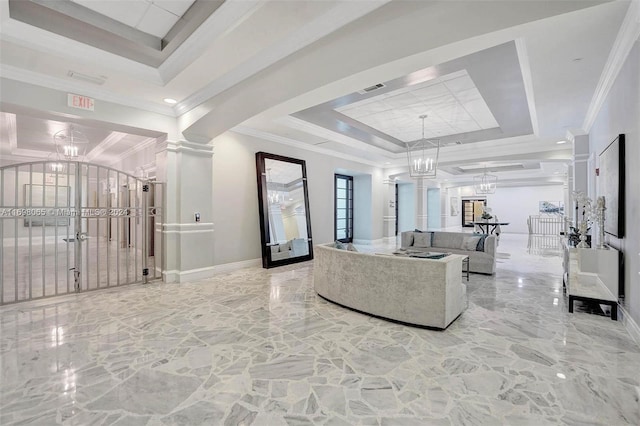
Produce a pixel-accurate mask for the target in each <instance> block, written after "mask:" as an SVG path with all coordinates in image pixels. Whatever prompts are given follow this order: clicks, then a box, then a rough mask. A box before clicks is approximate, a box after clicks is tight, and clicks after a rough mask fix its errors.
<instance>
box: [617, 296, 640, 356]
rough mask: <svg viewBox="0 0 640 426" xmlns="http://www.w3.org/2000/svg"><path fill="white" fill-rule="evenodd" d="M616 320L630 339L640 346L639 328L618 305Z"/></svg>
mask: <svg viewBox="0 0 640 426" xmlns="http://www.w3.org/2000/svg"><path fill="white" fill-rule="evenodd" d="M618 318H620V320H621V321H622V325H624V327H625V328H626V329H627V331H628V332H629V334H630V335H631V338H632V339H633V340H635V342H636V343H637V344H638V346H640V326H638V323H637V322H635V320H634V319H633V318H632V317H631V315H629V312H627V310H626V309H624V308H623V307H622V306H620V305H618Z"/></svg>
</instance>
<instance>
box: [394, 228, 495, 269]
mask: <svg viewBox="0 0 640 426" xmlns="http://www.w3.org/2000/svg"><path fill="white" fill-rule="evenodd" d="M431 234H433V235H432V236H431ZM416 235H417V237H416ZM474 236H476V237H477V235H475V234H471V233H466V232H439V231H435V232H415V231H405V232H402V234H401V248H402V249H405V250H413V251H432V252H446V253H456V254H465V255H467V256H469V271H471V272H479V273H482V274H495V272H496V247H497V241H496V237H495V235H488V236H487V237H486V238H485V240H484V250H482V251H477V250H476V249H475V246H474V247H472V248H473V249H470V248H463V243H464V242H465V238H469V237H474Z"/></svg>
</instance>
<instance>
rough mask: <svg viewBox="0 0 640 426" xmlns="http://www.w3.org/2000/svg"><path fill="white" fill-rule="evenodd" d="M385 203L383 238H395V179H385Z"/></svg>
mask: <svg viewBox="0 0 640 426" xmlns="http://www.w3.org/2000/svg"><path fill="white" fill-rule="evenodd" d="M384 185H385V186H386V190H385V201H384V211H383V214H382V220H383V222H384V229H383V230H382V236H383V237H385V238H395V236H396V181H395V180H394V179H385V181H384Z"/></svg>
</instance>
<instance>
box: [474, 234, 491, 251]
mask: <svg viewBox="0 0 640 426" xmlns="http://www.w3.org/2000/svg"><path fill="white" fill-rule="evenodd" d="M474 235H477V236H478V237H480V239H479V240H478V245H477V246H476V251H484V240H486V239H487V237H488V236H489V235H487V234H474Z"/></svg>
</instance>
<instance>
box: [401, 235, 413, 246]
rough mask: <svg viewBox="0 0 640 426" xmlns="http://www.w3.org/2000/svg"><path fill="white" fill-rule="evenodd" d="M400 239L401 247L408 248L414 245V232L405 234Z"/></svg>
mask: <svg viewBox="0 0 640 426" xmlns="http://www.w3.org/2000/svg"><path fill="white" fill-rule="evenodd" d="M400 238H401V240H400V247H403V248H407V247H411V246H412V245H413V232H403V233H402V234H400Z"/></svg>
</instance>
